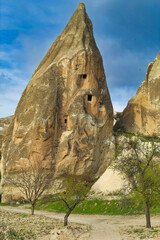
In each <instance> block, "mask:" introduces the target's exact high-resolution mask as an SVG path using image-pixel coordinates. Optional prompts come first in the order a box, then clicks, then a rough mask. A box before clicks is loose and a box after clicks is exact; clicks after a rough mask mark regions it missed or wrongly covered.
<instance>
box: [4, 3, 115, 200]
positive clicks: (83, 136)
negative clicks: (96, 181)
mask: <svg viewBox="0 0 160 240" xmlns="http://www.w3.org/2000/svg"><path fill="white" fill-rule="evenodd" d="M112 126H113V109H112V104H111V100H110V96H109V92H108V88H107V84H106V78H105V73H104V69H103V62H102V57H101V55H100V52H99V50H98V48H97V46H96V43H95V39H94V37H93V31H92V23H91V21H90V19H89V17H88V15H87V14H86V11H85V6H84V4H82V3H81V4H80V5H79V7H78V8H77V10H76V11H75V13H74V14H73V16H72V17H71V19H70V21H69V23H68V25H67V26H66V28H65V29H64V31H63V32H62V34H61V35H60V36H59V37H58V38H57V39H56V41H55V42H54V43H53V45H52V46H51V48H50V49H49V51H48V53H47V54H46V56H45V57H44V59H43V60H42V62H41V63H40V65H39V66H38V68H37V69H36V71H35V72H34V74H33V76H32V78H31V80H30V82H29V84H28V86H27V87H26V89H25V90H24V92H23V94H22V97H21V99H20V102H19V104H18V106H17V109H16V112H15V115H14V119H13V120H12V122H11V124H10V126H9V129H8V131H7V135H6V138H5V141H4V147H3V157H2V174H3V176H5V175H6V174H7V173H9V174H10V173H13V172H15V171H18V169H19V167H20V166H21V165H23V164H25V163H26V162H27V161H29V160H36V159H41V161H43V162H44V164H46V165H47V164H48V162H50V161H53V163H54V165H55V172H56V174H55V176H56V177H59V176H61V175H62V174H63V173H64V172H66V171H67V172H68V173H70V174H77V175H86V174H88V175H89V176H90V177H91V178H94V177H96V176H98V175H101V174H102V173H103V172H104V171H105V169H106V167H107V166H108V165H109V162H110V159H111V156H110V155H111V154H112V151H111V150H110V149H111V148H113V147H114V145H112V140H113V139H112ZM3 196H5V194H4V195H3ZM4 198H5V197H4Z"/></svg>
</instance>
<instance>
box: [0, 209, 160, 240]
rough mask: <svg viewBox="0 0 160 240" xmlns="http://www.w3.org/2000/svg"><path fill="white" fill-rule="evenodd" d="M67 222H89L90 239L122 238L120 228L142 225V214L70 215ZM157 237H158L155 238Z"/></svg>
mask: <svg viewBox="0 0 160 240" xmlns="http://www.w3.org/2000/svg"><path fill="white" fill-rule="evenodd" d="M0 209H4V210H7V211H13V212H19V213H30V210H29V209H22V208H13V207H8V206H0ZM35 214H37V215H41V216H46V217H51V218H56V219H61V220H63V217H64V214H61V213H60V214H57V213H51V212H44V211H35ZM69 222H75V223H82V224H89V225H91V226H92V231H91V240H124V239H127V238H125V237H124V236H121V234H120V232H121V228H124V226H144V225H145V218H144V216H102V215H92V216H91V215H75V214H74V215H73V214H72V215H71V216H70V217H69ZM152 224H153V226H154V225H160V216H155V217H152ZM156 239H159V238H156Z"/></svg>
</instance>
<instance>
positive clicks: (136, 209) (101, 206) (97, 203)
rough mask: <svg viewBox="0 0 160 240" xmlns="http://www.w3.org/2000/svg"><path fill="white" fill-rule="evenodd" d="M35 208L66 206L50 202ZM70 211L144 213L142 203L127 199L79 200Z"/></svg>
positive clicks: (159, 209)
mask: <svg viewBox="0 0 160 240" xmlns="http://www.w3.org/2000/svg"><path fill="white" fill-rule="evenodd" d="M36 209H37V210H45V211H50V212H52V211H53V212H61V213H63V212H66V211H67V208H66V207H65V205H64V204H63V202H50V203H47V204H44V205H37V206H36ZM72 213H76V214H103V215H135V214H144V210H143V207H142V205H140V204H139V205H135V204H134V203H133V202H132V201H130V200H128V199H124V200H110V201H109V200H102V199H92V200H85V201H83V202H81V203H80V204H79V205H78V206H77V207H76V208H75V209H74V210H73V212H72ZM151 213H153V214H156V213H157V214H159V213H160V206H157V207H155V208H152V209H151Z"/></svg>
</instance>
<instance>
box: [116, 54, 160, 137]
mask: <svg viewBox="0 0 160 240" xmlns="http://www.w3.org/2000/svg"><path fill="white" fill-rule="evenodd" d="M119 127H124V128H125V129H126V130H127V131H128V132H132V133H141V134H144V135H152V134H155V135H157V136H160V52H159V54H158V56H157V57H156V59H155V61H154V62H153V63H151V64H149V66H148V70H147V74H146V78H145V81H144V82H142V84H141V86H140V87H139V89H138V91H137V94H136V96H134V97H133V98H131V100H130V101H129V102H128V105H127V107H126V108H125V110H124V112H123V116H122V117H121V119H120V121H118V122H117V123H116V128H119Z"/></svg>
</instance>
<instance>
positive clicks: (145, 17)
mask: <svg viewBox="0 0 160 240" xmlns="http://www.w3.org/2000/svg"><path fill="white" fill-rule="evenodd" d="M79 3H80V1H78V0H67V1H66V0H52V1H51V0H45V1H44V0H21V1H19V0H14V1H13V0H0V117H6V116H9V115H12V114H14V111H15V108H16V106H17V103H18V101H19V99H20V96H21V94H22V92H23V90H24V88H25V87H26V85H27V84H28V82H29V80H30V78H31V76H32V74H33V72H34V70H35V69H36V67H37V66H38V65H39V63H40V61H41V60H42V59H43V57H44V55H45V54H46V52H47V51H48V49H49V47H50V46H51V44H52V43H53V41H54V40H55V39H56V38H57V36H58V35H60V34H61V32H62V30H63V29H64V27H65V26H66V24H67V23H68V21H69V19H70V17H71V15H72V14H73V12H74V11H75V10H76V8H77V7H78V5H79ZM84 3H85V5H86V10H87V13H88V15H89V17H90V18H91V20H92V22H93V30H94V36H95V39H96V42H97V45H98V47H99V49H100V52H101V54H102V57H103V62H104V68H105V73H106V79H107V84H108V87H109V91H110V95H111V99H112V103H113V107H114V109H115V110H117V111H122V110H123V109H124V108H125V106H126V105H127V102H128V100H129V99H130V98H131V97H132V96H133V95H135V93H136V91H137V89H138V87H139V86H140V84H141V82H142V81H143V80H144V79H145V74H146V71H147V66H148V64H149V63H150V62H152V61H153V60H154V59H155V57H156V56H157V54H158V52H159V51H160V14H159V13H160V1H159V0H84Z"/></svg>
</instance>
